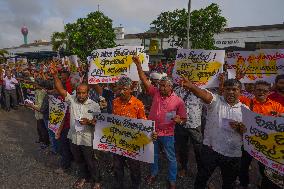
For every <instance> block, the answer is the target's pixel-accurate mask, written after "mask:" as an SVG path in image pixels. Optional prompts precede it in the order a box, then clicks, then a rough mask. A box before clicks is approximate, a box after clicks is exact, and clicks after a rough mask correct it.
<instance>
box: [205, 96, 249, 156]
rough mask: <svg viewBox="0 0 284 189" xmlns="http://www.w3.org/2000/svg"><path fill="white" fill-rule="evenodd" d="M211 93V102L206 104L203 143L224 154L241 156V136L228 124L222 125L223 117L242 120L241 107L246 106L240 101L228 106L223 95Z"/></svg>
mask: <svg viewBox="0 0 284 189" xmlns="http://www.w3.org/2000/svg"><path fill="white" fill-rule="evenodd" d="M211 94H212V93H211ZM212 95H213V99H212V102H211V103H210V104H209V105H207V117H206V126H205V130H204V140H203V144H204V145H207V146H209V147H211V148H212V149H213V150H214V151H215V152H218V153H220V154H222V155H224V156H227V157H241V156H242V151H241V146H242V136H241V135H240V134H239V133H238V132H236V131H235V130H234V129H232V128H230V126H228V127H227V128H225V127H223V126H222V125H223V121H224V120H223V119H230V120H234V121H238V122H242V110H241V107H242V106H244V107H246V106H245V105H243V104H242V103H240V102H239V103H237V104H235V105H234V106H230V105H229V104H228V103H227V102H226V101H225V99H224V97H222V96H219V95H215V94H212Z"/></svg>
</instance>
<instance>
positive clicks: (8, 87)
mask: <svg viewBox="0 0 284 189" xmlns="http://www.w3.org/2000/svg"><path fill="white" fill-rule="evenodd" d="M16 84H18V81H17V80H16V78H14V77H12V74H11V71H6V77H5V78H4V79H3V86H4V94H5V102H6V103H5V105H6V111H10V108H11V104H10V101H11V99H10V98H12V103H13V105H14V108H15V109H17V105H18V103H17V93H16Z"/></svg>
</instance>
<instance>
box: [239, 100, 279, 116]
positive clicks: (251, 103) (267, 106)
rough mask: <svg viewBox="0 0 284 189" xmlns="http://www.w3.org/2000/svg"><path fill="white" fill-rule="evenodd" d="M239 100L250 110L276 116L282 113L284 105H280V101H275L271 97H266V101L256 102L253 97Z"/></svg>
mask: <svg viewBox="0 0 284 189" xmlns="http://www.w3.org/2000/svg"><path fill="white" fill-rule="evenodd" d="M241 102H242V103H243V104H245V105H246V106H248V107H249V108H250V109H251V111H253V112H255V113H258V114H262V115H266V116H277V115H279V114H282V113H284V106H282V105H281V104H280V103H278V102H275V101H273V100H271V99H269V98H268V99H267V101H266V102H263V103H262V102H258V101H257V100H256V99H255V98H253V99H248V98H242V99H241Z"/></svg>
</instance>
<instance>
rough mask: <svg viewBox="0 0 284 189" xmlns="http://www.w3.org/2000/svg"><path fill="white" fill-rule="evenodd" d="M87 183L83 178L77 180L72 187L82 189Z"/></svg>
mask: <svg viewBox="0 0 284 189" xmlns="http://www.w3.org/2000/svg"><path fill="white" fill-rule="evenodd" d="M86 182H87V180H86V179H82V178H81V179H78V180H76V182H75V183H74V184H73V186H72V187H73V188H75V189H82V188H83V186H84V185H85V183H86Z"/></svg>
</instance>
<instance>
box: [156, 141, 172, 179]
mask: <svg viewBox="0 0 284 189" xmlns="http://www.w3.org/2000/svg"><path fill="white" fill-rule="evenodd" d="M158 142H160V143H161V144H162V146H163V148H164V151H165V152H166V156H167V159H168V162H169V166H168V180H169V181H170V182H176V177H177V160H176V153H175V138H174V136H160V137H158V138H157V140H156V141H155V142H154V163H153V164H152V165H151V175H152V176H156V175H157V174H158V171H159V165H158V164H159V163H158V161H159V144H158Z"/></svg>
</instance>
